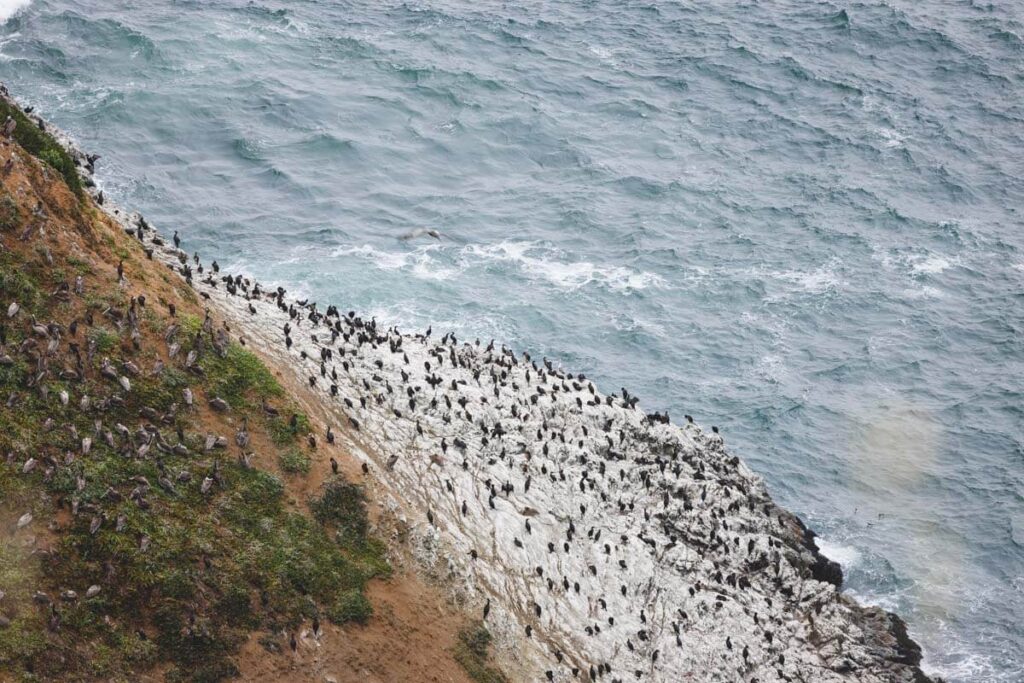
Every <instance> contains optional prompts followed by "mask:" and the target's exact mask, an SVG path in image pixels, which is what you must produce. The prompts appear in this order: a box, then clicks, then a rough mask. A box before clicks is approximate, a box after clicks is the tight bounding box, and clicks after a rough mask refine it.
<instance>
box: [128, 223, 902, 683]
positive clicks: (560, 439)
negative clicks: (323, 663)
mask: <svg viewBox="0 0 1024 683" xmlns="http://www.w3.org/2000/svg"><path fill="white" fill-rule="evenodd" d="M124 220H126V221H127V222H128V227H127V228H126V229H128V230H129V231H130V230H132V229H134V230H135V231H136V233H137V234H139V237H140V239H142V240H143V241H144V242H145V241H146V235H147V234H148V233H147V232H146V230H143V229H142V228H140V226H141V225H144V221H141V220H138V219H136V218H133V217H125V218H124ZM147 228H148V226H147ZM140 230H142V232H141V233H139V231H140ZM154 235H155V233H154ZM158 239H159V238H158ZM180 246H181V245H180V238H179V237H178V235H177V234H176V233H175V236H174V239H173V244H171V245H160V248H161V249H162V251H160V250H158V253H160V254H161V256H162V257H163V259H164V260H165V262H166V263H167V264H168V265H169V266H170V267H172V268H174V269H175V270H176V271H177V272H178V273H179V274H180V275H181V276H182V277H183V278H184V279H185V280H186V281H187V282H188V283H189V284H191V285H192V286H193V287H195V288H196V289H197V291H198V292H199V293H200V294H201V295H202V296H203V297H204V298H206V299H208V300H211V301H214V302H216V304H217V306H216V308H217V310H218V311H220V312H222V313H223V314H224V315H225V316H226V317H227V318H229V319H230V320H231V328H232V329H233V330H235V331H236V332H239V333H240V337H239V338H240V340H241V341H242V342H243V343H247V344H255V345H258V346H259V348H260V349H261V350H262V351H264V352H266V353H269V354H271V355H273V356H277V357H279V358H280V359H281V360H282V361H283V363H282V365H284V366H285V367H290V368H292V369H294V370H295V372H296V374H297V376H298V379H299V380H300V381H302V382H303V383H304V384H307V385H308V387H309V388H310V390H312V391H319V392H322V393H323V397H324V401H325V404H326V405H327V406H329V408H330V410H331V412H332V414H333V415H335V416H336V417H337V420H338V422H339V424H340V425H342V426H343V427H344V429H342V430H339V432H337V433H336V432H335V431H334V430H333V429H332V428H331V427H328V430H327V438H328V440H329V441H331V442H334V441H335V440H336V439H338V438H339V436H342V435H343V437H344V440H345V441H346V442H347V445H348V446H349V449H350V450H351V451H352V452H353V453H355V454H356V455H357V457H359V458H361V459H362V468H363V472H364V473H366V474H368V475H372V476H373V477H374V478H375V479H377V480H378V481H379V482H380V483H381V484H383V485H384V486H385V487H386V488H387V489H389V490H390V491H391V492H392V495H393V501H394V505H393V507H394V509H395V510H396V511H398V513H399V514H401V511H403V510H408V511H411V512H412V515H413V517H414V520H413V521H411V522H409V523H408V524H409V531H410V532H411V535H412V537H413V538H414V539H415V540H414V543H413V546H414V551H413V552H414V553H415V554H416V555H417V557H418V559H419V560H420V562H421V564H422V565H423V566H425V567H428V568H432V569H433V570H434V571H435V572H436V573H437V574H439V575H440V576H442V577H443V578H444V579H445V580H446V581H447V582H448V583H449V584H450V585H452V586H454V587H456V590H457V592H458V593H459V594H460V595H462V596H463V597H464V598H465V599H467V600H468V601H470V602H475V603H477V604H478V605H479V607H478V609H479V610H480V612H479V614H480V616H481V618H482V619H483V620H484V622H485V623H486V624H487V626H488V628H490V629H491V630H492V631H493V632H495V634H496V635H497V636H498V641H499V642H505V643H515V644H516V647H515V648H514V649H513V648H509V654H510V655H511V656H513V657H516V656H518V657H519V659H520V660H521V662H520V664H521V665H522V666H523V667H524V671H530V670H531V669H536V671H531V673H530V675H531V676H533V675H536V677H537V678H538V679H541V680H549V681H562V680H574V679H580V678H582V679H583V680H591V681H594V680H599V679H605V678H607V680H609V681H625V680H666V681H667V680H685V679H686V678H687V677H688V676H690V677H696V678H699V679H701V680H749V681H775V680H778V681H801V680H814V681H827V680H842V679H845V678H846V677H847V676H848V675H850V674H853V673H855V674H856V675H857V678H858V680H900V678H899V677H898V676H899V675H901V668H900V666H899V665H898V664H897V665H894V664H893V663H892V662H889V661H886V660H885V658H882V657H879V656H878V652H879V651H880V648H879V642H878V638H879V632H880V631H881V632H882V633H884V626H880V625H879V624H878V623H874V622H871V620H870V619H868V618H866V617H865V616H864V613H863V612H862V611H861V608H859V607H858V606H856V605H855V604H854V603H852V602H851V601H849V600H848V599H847V598H845V597H844V596H842V594H841V593H840V592H839V590H838V583H839V581H841V578H839V579H837V578H836V575H837V574H839V572H838V569H837V568H833V569H832V570H831V576H829V573H830V572H828V571H826V576H824V577H819V578H823V579H826V580H818V579H815V578H813V576H812V571H811V567H812V566H815V565H818V566H821V565H822V564H823V563H824V566H826V567H834V565H832V564H831V563H828V562H827V561H826V560H823V558H821V557H820V556H819V555H817V553H816V552H814V551H813V549H812V546H811V544H810V543H809V542H808V541H807V537H806V536H805V535H804V534H805V530H804V529H803V527H802V525H801V524H800V522H799V521H798V520H797V519H796V518H795V517H793V516H792V515H791V514H790V513H788V512H786V511H784V510H782V509H780V508H778V507H776V506H775V505H774V503H773V502H772V501H771V499H770V498H769V496H768V494H767V492H766V490H765V488H764V485H763V483H762V482H761V480H760V478H759V477H757V476H756V475H755V474H753V473H752V472H751V471H750V470H749V469H747V468H746V467H745V466H744V465H743V464H742V463H741V462H740V461H739V459H738V458H736V457H732V456H730V455H728V453H727V452H726V451H725V449H724V446H723V441H722V438H721V436H720V434H719V433H718V430H717V428H714V427H713V428H712V429H711V432H710V433H705V432H704V431H702V430H701V429H699V428H698V427H697V426H696V425H695V424H694V423H693V420H692V419H691V418H690V417H689V416H686V417H685V422H684V425H683V426H682V427H679V426H676V425H673V424H672V423H671V422H670V420H669V417H668V415H666V414H660V413H653V414H646V413H644V412H643V411H641V410H640V409H639V408H638V398H637V397H635V396H633V395H631V394H630V393H629V392H628V391H627V390H625V389H623V390H621V392H620V393H619V394H617V395H604V394H602V393H601V392H599V391H598V389H597V387H596V386H595V385H594V384H593V382H591V381H590V380H588V379H587V378H586V377H584V376H583V375H582V374H573V373H567V372H564V371H562V370H561V369H559V368H557V367H556V366H555V365H554V364H553V363H551V362H550V361H548V360H546V359H541V360H535V359H533V358H531V357H530V355H529V354H528V353H522V354H516V353H515V352H514V351H513V350H511V349H508V348H506V347H504V346H498V345H496V344H495V343H494V342H493V341H491V342H489V343H486V344H485V343H482V342H480V341H479V340H473V341H471V342H469V341H462V340H459V339H457V338H456V336H455V335H454V334H451V333H449V334H444V335H441V336H436V335H434V334H433V331H432V330H431V329H428V330H427V331H426V332H424V333H422V334H403V333H402V332H400V331H399V330H398V329H396V328H395V327H383V326H381V325H379V324H378V323H377V321H376V320H375V319H369V320H366V319H363V318H361V317H359V316H357V315H356V314H355V313H354V312H352V311H348V312H343V310H342V309H340V308H339V307H337V306H335V305H327V306H325V307H324V308H321V307H320V306H319V305H318V304H316V303H314V302H311V301H308V300H296V299H290V298H289V297H288V293H287V291H286V290H285V289H284V288H282V287H276V288H265V287H262V286H261V285H260V284H259V283H258V282H256V281H254V280H252V279H250V278H248V277H246V276H244V275H240V274H232V273H227V272H225V271H224V270H223V269H222V268H221V267H220V265H219V264H217V262H216V261H213V262H212V263H211V264H210V265H209V266H208V267H205V266H204V265H203V263H202V261H201V260H200V259H199V256H198V254H193V255H192V256H191V257H189V256H188V255H187V254H186V252H184V251H183V250H181V248H180ZM839 575H840V576H841V574H839ZM883 639H884V638H883ZM516 653H519V654H518V655H517V654H516ZM907 680H910V679H909V678H908V679H907Z"/></svg>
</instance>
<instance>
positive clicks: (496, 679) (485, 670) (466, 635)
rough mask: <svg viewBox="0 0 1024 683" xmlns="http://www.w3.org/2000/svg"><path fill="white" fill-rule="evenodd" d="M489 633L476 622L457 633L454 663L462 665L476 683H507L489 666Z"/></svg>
mask: <svg viewBox="0 0 1024 683" xmlns="http://www.w3.org/2000/svg"><path fill="white" fill-rule="evenodd" d="M490 649H491V633H490V631H488V630H487V628H486V627H485V626H484V625H483V623H480V622H477V623H475V624H471V625H469V626H467V627H466V628H464V629H463V630H462V631H460V632H459V642H458V643H456V645H455V652H454V655H455V661H457V662H458V663H459V664H461V665H462V668H463V669H465V670H466V673H467V674H469V677H470V678H472V679H473V680H474V681H477V683H509V681H508V678H507V677H506V676H505V674H503V673H502V672H501V671H500V670H498V669H497V668H495V667H493V666H491V664H490V663H489V660H490Z"/></svg>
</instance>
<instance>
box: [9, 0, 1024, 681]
mask: <svg viewBox="0 0 1024 683" xmlns="http://www.w3.org/2000/svg"><path fill="white" fill-rule="evenodd" d="M17 5H23V7H17V8H16V7H15V6H17ZM0 22H3V23H2V25H0V78H2V79H3V80H4V81H6V82H8V84H9V85H10V86H11V87H12V89H13V90H14V92H16V93H18V94H19V95H21V96H23V97H24V98H25V99H26V100H27V102H28V103H30V104H34V105H36V106H37V108H38V109H39V111H40V112H42V113H43V114H44V115H45V116H46V117H48V118H50V119H52V120H53V121H54V122H55V123H56V124H58V125H60V126H61V127H63V128H65V129H67V130H69V131H71V132H72V133H73V134H74V135H75V136H76V137H77V138H78V139H79V140H80V141H81V142H82V144H83V145H84V146H85V147H87V148H88V149H90V150H93V151H95V152H97V153H100V154H102V155H103V159H101V161H100V162H99V164H98V166H99V174H100V177H101V179H102V183H103V184H104V188H105V190H106V192H107V193H108V194H109V195H110V196H112V197H116V198H117V199H119V200H120V201H121V203H123V204H125V205H129V206H133V207H139V208H141V209H143V210H144V212H146V214H147V215H148V216H149V217H150V218H151V219H152V221H153V222H154V223H155V224H157V225H161V226H164V227H167V228H171V229H175V228H176V229H178V230H179V232H180V233H181V235H182V237H183V238H184V240H185V246H186V247H188V248H190V249H195V250H198V251H200V252H202V253H203V254H205V255H209V256H211V257H213V256H215V257H217V258H218V260H220V262H221V263H223V264H230V265H231V266H232V267H235V266H238V267H243V268H245V269H247V270H248V271H250V272H252V273H253V274H255V275H257V276H258V277H259V278H260V279H261V280H263V281H267V282H270V281H272V282H276V283H280V284H283V285H284V286H286V287H288V288H289V289H290V290H291V291H292V292H294V293H297V294H298V293H301V294H302V295H303V296H306V295H308V296H311V297H314V298H316V299H320V300H330V301H332V302H336V303H338V304H339V305H341V306H343V307H345V308H351V309H354V310H358V311H360V312H364V313H371V314H376V315H377V316H378V317H379V318H380V319H383V320H384V321H386V322H396V323H398V324H399V325H401V326H402V327H403V328H412V327H421V328H424V327H426V326H427V325H428V324H433V325H434V329H435V331H440V332H442V333H443V332H444V331H446V330H449V329H450V330H455V331H456V332H457V333H458V334H459V335H460V336H463V337H465V336H470V337H472V336H480V337H482V338H484V339H485V340H486V339H488V338H490V337H494V338H496V339H498V340H499V342H501V341H503V342H506V343H510V344H512V345H514V346H515V347H516V348H518V349H522V348H528V349H530V350H531V351H532V352H533V353H534V354H535V355H536V356H541V355H545V354H546V355H547V356H548V357H550V358H555V359H557V360H559V361H561V362H562V363H564V364H565V365H566V366H568V367H569V368H571V369H572V370H574V371H583V372H586V373H587V374H588V376H590V377H592V378H593V379H595V380H596V381H597V382H598V383H599V384H600V386H601V387H602V388H603V389H604V390H605V391H607V392H608V393H612V392H615V391H617V390H618V388H619V387H620V386H628V387H629V388H630V390H631V391H633V392H635V393H637V394H638V395H639V396H640V397H641V399H642V406H643V407H645V408H647V409H648V410H652V411H653V410H655V409H666V408H667V409H668V410H669V411H670V412H671V414H672V415H673V416H674V417H676V418H681V416H682V415H683V414H684V413H690V414H693V415H695V416H697V417H698V419H699V420H700V421H701V422H702V423H705V424H717V425H719V426H720V427H721V428H722V431H723V433H724V435H725V438H726V441H727V442H728V444H729V446H730V450H732V451H734V452H736V453H737V454H739V455H741V456H742V457H744V459H745V460H746V461H747V462H749V463H750V464H751V466H752V467H754V468H755V469H757V470H758V471H759V472H760V473H762V474H763V475H764V476H765V478H766V480H767V482H768V484H769V488H770V489H771V490H772V492H773V494H774V496H775V498H776V499H777V500H778V501H779V502H780V503H781V504H783V505H785V506H786V507H788V508H790V509H792V510H794V511H796V512H798V513H800V514H802V515H803V516H804V517H805V518H806V519H807V521H808V522H809V523H810V525H811V526H812V527H814V528H815V529H817V530H818V531H819V532H820V533H821V535H822V537H823V538H824V539H826V544H825V547H826V551H825V552H826V553H831V554H832V555H834V556H835V559H837V560H838V561H840V562H841V563H843V564H844V566H845V569H846V572H847V577H848V586H849V589H850V590H851V592H853V593H855V594H856V595H857V596H858V597H860V598H861V599H864V600H867V601H869V602H873V603H877V604H880V605H884V606H886V607H889V608H892V609H896V610H898V611H899V612H900V613H901V614H902V615H904V616H905V617H907V619H908V622H909V624H910V628H911V633H912V635H913V636H914V637H915V638H917V639H918V640H919V641H920V642H921V643H922V645H923V646H924V648H925V651H926V664H927V665H928V667H930V668H931V670H933V671H935V672H936V673H939V674H940V675H944V676H947V677H948V678H949V679H950V680H953V681H968V680H972V681H973V680H984V681H1017V680H1021V679H1022V678H1024V669H1022V666H1024V665H1022V664H1021V662H1024V655H1022V653H1024V630H1022V628H1021V626H1020V624H1019V615H1020V614H1024V579H1022V577H1024V542H1022V541H1021V539H1022V538H1024V531H1022V529H1024V521H1022V520H1024V516H1022V513H1021V495H1022V493H1024V410H1022V407H1021V406H1022V405H1024V379H1022V378H1024V298H1022V297H1024V229H1022V221H1021V217H1020V207H1022V206H1024V166H1022V164H1021V159H1022V158H1024V104H1022V102H1024V101H1022V99H1021V98H1020V93H1021V92H1022V90H1024V5H1021V4H1020V3H1019V2H1013V1H1010V0H995V1H993V2H987V3H978V2H956V3H950V2H940V1H939V0H926V1H921V0H917V1H915V2H904V1H902V0H896V1H895V2H894V1H892V0H888V1H885V2H883V1H882V0H857V1H855V2H849V3H832V2H807V1H805V0H800V1H797V0H780V1H778V2H772V3H756V4H751V3H742V4H741V3H697V2H667V1H666V2H661V1H654V2H650V1H648V2H636V1H632V0H630V1H626V0H614V1H613V0H595V1H594V2H590V3H579V2H570V1H568V0H554V1H548V2H543V3H542V2H522V3H505V2H497V1H496V0H478V1H476V2H472V3H470V2H462V1H456V0H416V1H409V0H405V1H404V2H399V1H397V0H396V1H388V0H385V1H384V2H374V3H363V2H342V1H341V0H330V1H325V2H316V3H311V2H283V1H281V2H275V1H272V0H261V1H259V2H254V3H250V2H246V1H244V0H215V1H213V2H211V1H209V0H203V1H202V2H199V1H198V0H184V1H181V2H176V3H162V2H155V1H154V0H131V1H129V0H104V1H103V2H101V1H100V0H62V1H59V2H58V1H56V0H35V1H34V2H32V3H19V2H7V3H3V2H0ZM421 227H434V228H437V229H439V230H441V231H442V232H443V233H444V235H445V237H444V239H442V240H441V241H439V242H438V241H432V240H429V239H426V238H423V239H420V240H414V241H410V242H402V241H399V240H398V239H397V236H398V235H400V234H402V233H405V232H407V231H409V230H412V229H414V228H421Z"/></svg>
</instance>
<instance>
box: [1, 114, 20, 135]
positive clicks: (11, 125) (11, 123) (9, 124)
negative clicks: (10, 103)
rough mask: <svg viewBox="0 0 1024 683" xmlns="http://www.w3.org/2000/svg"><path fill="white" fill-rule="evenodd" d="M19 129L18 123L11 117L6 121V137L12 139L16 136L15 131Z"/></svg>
mask: <svg viewBox="0 0 1024 683" xmlns="http://www.w3.org/2000/svg"><path fill="white" fill-rule="evenodd" d="M17 127H18V122H17V121H15V120H14V119H12V118H11V117H10V116H8V117H7V120H6V121H4V137H7V138H9V137H11V136H12V135H14V129H15V128H17Z"/></svg>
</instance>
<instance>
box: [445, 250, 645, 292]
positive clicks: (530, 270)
mask: <svg viewBox="0 0 1024 683" xmlns="http://www.w3.org/2000/svg"><path fill="white" fill-rule="evenodd" d="M538 251H539V252H546V253H545V254H541V255H531V253H536V252H538ZM463 254H464V255H465V256H468V257H477V258H483V259H491V260H498V261H509V262H512V263H515V264H516V265H518V266H519V268H520V269H521V270H522V271H523V272H524V273H526V274H528V275H533V276H535V277H538V278H541V279H543V280H546V281H547V282H549V283H551V284H553V285H555V286H556V287H558V288H559V289H565V290H570V291H572V290H577V289H580V288H582V287H584V286H586V285H589V284H596V285H599V286H602V287H605V288H607V289H610V290H612V291H613V292H619V293H626V292H631V291H636V290H641V289H647V288H648V287H664V286H665V280H664V278H662V277H661V276H660V275H657V274H656V273H648V272H643V271H637V270H634V269H632V268H627V267H625V266H606V265H599V264H595V263H593V262H591V261H566V260H564V259H562V258H559V257H560V256H561V253H560V252H558V251H556V250H553V249H549V248H546V247H542V246H540V245H537V244H535V243H533V242H517V241H503V242H499V243H498V244H492V245H483V246H480V245H470V246H468V247H466V248H465V249H464V250H463ZM547 254H550V255H551V256H553V257H555V258H546V257H545V256H547Z"/></svg>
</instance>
